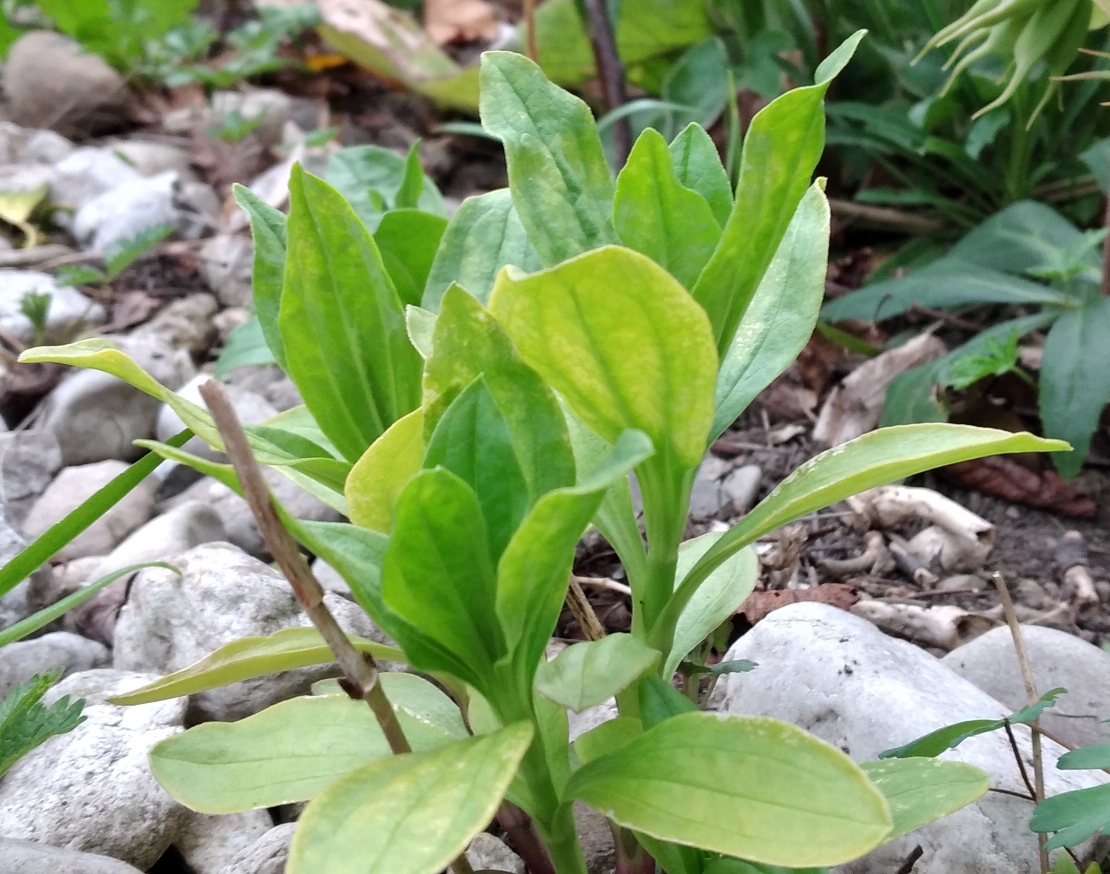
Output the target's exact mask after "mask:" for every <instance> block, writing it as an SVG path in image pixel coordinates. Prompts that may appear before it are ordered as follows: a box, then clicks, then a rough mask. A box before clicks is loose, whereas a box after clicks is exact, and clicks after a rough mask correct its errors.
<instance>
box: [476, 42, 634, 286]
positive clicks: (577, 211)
mask: <svg viewBox="0 0 1110 874" xmlns="http://www.w3.org/2000/svg"><path fill="white" fill-rule="evenodd" d="M479 81H480V83H481V117H482V125H483V126H484V127H485V129H486V130H488V131H489V132H490V133H492V134H494V135H496V136H498V137H499V138H500V139H501V141H502V143H504V145H505V157H506V160H507V162H508V169H509V188H510V190H511V191H512V196H513V203H514V204H515V205H516V210H517V214H518V215H519V216H520V220H521V222H522V223H523V225H524V227H525V228H526V229H527V231H528V237H529V239H530V240H531V241H532V244H533V245H534V246H535V247H536V251H537V252H538V253H539V255H540V259H541V260H542V262H543V263H544V264H546V265H548V266H552V265H554V264H558V263H559V262H561V261H565V260H566V259H567V258H572V257H573V256H575V255H578V254H581V253H582V252H585V251H588V250H590V249H594V248H597V247H598V246H604V245H606V244H608V243H615V242H617V238H616V234H615V232H614V230H613V226H612V223H611V221H610V215H611V214H612V205H613V177H612V175H611V174H610V172H609V165H608V164H607V163H606V161H605V152H604V150H603V149H602V145H601V138H600V137H599V136H598V133H597V127H596V125H595V124H594V119H593V113H591V112H590V109H589V107H588V106H586V104H585V103H583V102H582V101H581V100H579V99H578V98H577V97H574V96H573V95H571V94H568V93H567V92H566V91H564V90H563V89H562V88H559V87H558V86H557V85H553V84H552V83H551V82H549V81H548V80H547V77H546V76H545V75H544V74H543V72H542V71H541V70H540V68H539V67H538V66H536V64H534V63H533V62H532V61H530V60H528V58H526V57H524V56H523V55H520V54H517V53H515V52H486V53H485V54H483V55H482V61H481V69H480V72H479Z"/></svg>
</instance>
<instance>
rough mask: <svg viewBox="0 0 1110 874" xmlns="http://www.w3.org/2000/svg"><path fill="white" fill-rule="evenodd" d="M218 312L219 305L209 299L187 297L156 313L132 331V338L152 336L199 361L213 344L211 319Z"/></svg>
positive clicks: (197, 296) (213, 331)
mask: <svg viewBox="0 0 1110 874" xmlns="http://www.w3.org/2000/svg"><path fill="white" fill-rule="evenodd" d="M218 309H219V304H217V303H216V299H215V298H214V297H213V296H212V295H210V294H206V293H204V292H198V293H197V294H190V295H189V296H188V297H183V298H180V299H179V300H175V301H173V302H172V303H171V304H170V305H169V306H167V307H166V308H165V309H162V310H160V311H159V312H158V314H157V315H156V316H155V317H154V318H153V319H151V320H150V321H149V322H147V323H146V324H145V325H140V326H139V327H138V328H136V329H135V331H134V334H135V335H142V334H156V335H158V336H159V337H161V338H162V339H164V340H165V341H166V342H167V343H169V344H170V345H171V346H176V347H177V348H179V349H185V350H187V351H188V352H189V353H190V354H191V355H193V356H194V357H196V358H198V359H203V358H204V357H206V356H207V355H208V352H209V350H210V349H211V348H212V344H213V342H214V341H215V330H214V326H213V324H212V317H213V316H214V315H215V314H216V311H217V310H218Z"/></svg>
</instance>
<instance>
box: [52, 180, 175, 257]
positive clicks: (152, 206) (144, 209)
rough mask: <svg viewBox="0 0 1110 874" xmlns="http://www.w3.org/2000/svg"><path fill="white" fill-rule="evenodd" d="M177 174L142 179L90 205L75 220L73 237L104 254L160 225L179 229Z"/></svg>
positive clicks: (79, 212) (120, 186) (92, 201)
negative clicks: (176, 201)
mask: <svg viewBox="0 0 1110 874" xmlns="http://www.w3.org/2000/svg"><path fill="white" fill-rule="evenodd" d="M177 184H178V179H177V174H176V173H175V172H173V171H172V170H171V171H168V172H166V173H159V174H158V175H157V176H151V177H149V178H146V177H142V176H140V177H139V178H137V179H132V180H130V181H128V182H124V183H122V184H121V185H117V186H116V187H115V188H113V189H111V190H109V191H105V192H104V193H103V194H100V195H98V196H96V197H94V198H93V199H92V200H90V201H88V203H86V204H85V205H84V206H82V207H81V208H80V209H79V210H77V214H76V215H75V216H74V217H73V228H72V233H73V236H74V237H76V239H77V241H78V242H79V243H80V244H81V245H83V246H85V247H86V248H89V249H93V250H95V251H98V252H103V251H104V250H105V249H107V248H108V247H109V246H111V245H112V244H113V243H118V242H120V241H122V240H127V239H130V238H132V237H136V236H138V235H139V234H141V233H143V232H144V231H148V230H150V229H151V228H153V227H155V226H157V225H173V227H174V228H176V227H177V226H178V223H179V221H180V219H181V212H180V210H179V209H178V208H177V206H176V204H175V203H174V197H175V189H176V186H177Z"/></svg>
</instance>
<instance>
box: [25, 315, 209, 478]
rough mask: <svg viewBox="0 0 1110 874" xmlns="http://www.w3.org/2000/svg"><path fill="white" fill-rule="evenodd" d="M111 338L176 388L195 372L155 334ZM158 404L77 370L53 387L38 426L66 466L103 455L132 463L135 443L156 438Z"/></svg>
mask: <svg viewBox="0 0 1110 874" xmlns="http://www.w3.org/2000/svg"><path fill="white" fill-rule="evenodd" d="M111 339H113V340H114V341H115V343H116V344H117V345H118V346H119V347H120V348H121V349H122V350H123V351H124V352H126V353H127V354H129V355H130V356H131V357H132V358H133V359H134V360H135V361H136V363H137V364H138V365H139V366H140V367H142V368H143V369H144V370H145V371H146V372H147V373H149V374H150V375H151V376H152V377H154V378H155V379H156V380H158V382H160V383H162V384H163V385H164V386H166V387H167V388H171V389H178V388H180V387H181V386H182V385H184V384H185V383H186V382H187V381H188V380H189V379H190V378H192V376H193V374H194V373H195V372H196V368H195V366H194V365H193V361H192V358H190V356H189V354H188V353H187V352H185V351H184V350H181V349H175V348H174V347H173V346H170V345H169V344H168V343H166V342H165V340H163V339H161V338H160V337H158V336H156V335H152V334H145V335H141V336H134V337H113V338H111ZM161 405H162V404H161V402H160V401H159V400H158V399H157V398H154V397H151V396H150V395H147V394H144V393H143V392H141V391H139V390H138V389H136V388H132V387H131V386H129V385H128V384H127V383H125V382H123V380H120V379H117V378H116V377H114V376H111V375H109V374H106V373H101V372H100V371H96V370H78V371H77V372H76V373H74V374H73V375H72V376H70V377H68V378H67V379H65V380H63V381H62V382H61V383H60V384H59V385H58V387H57V388H55V389H54V391H53V393H52V394H51V396H50V399H49V401H48V402H47V405H46V410H45V414H44V416H43V422H42V427H43V428H44V429H46V430H47V431H50V432H52V433H53V434H54V436H55V437H56V438H57V440H58V443H59V445H60V446H61V448H62V461H63V462H64V463H65V464H66V465H74V464H86V463H88V462H92V461H104V460H105V459H107V458H117V459H121V460H123V461H131V460H134V459H136V458H138V457H139V456H140V455H142V454H143V450H142V449H140V448H138V447H136V446H135V445H134V441H136V440H140V439H144V438H150V437H153V436H154V423H155V420H156V419H157V417H158V410H159V408H160V407H161Z"/></svg>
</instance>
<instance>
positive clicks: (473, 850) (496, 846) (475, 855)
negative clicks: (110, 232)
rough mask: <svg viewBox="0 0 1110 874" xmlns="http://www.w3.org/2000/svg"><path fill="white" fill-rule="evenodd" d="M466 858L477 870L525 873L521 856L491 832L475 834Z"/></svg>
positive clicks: (515, 873) (511, 873) (513, 873)
mask: <svg viewBox="0 0 1110 874" xmlns="http://www.w3.org/2000/svg"><path fill="white" fill-rule="evenodd" d="M466 858H467V861H468V862H470V867H471V868H473V869H474V870H475V871H507V872H509V874H525V871H524V863H523V862H522V861H521V860H520V856H518V855H517V854H516V853H514V852H513V851H512V850H510V849H509V848H508V847H507V846H505V843H504V841H501V840H499V839H497V838H495V837H494V836H493V835H491V834H490V833H489V832H481V833H480V834H477V835H475V836H474V840H472V841H471V842H470V846H469V847H467V849H466Z"/></svg>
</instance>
